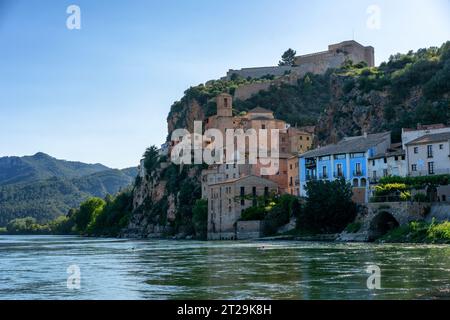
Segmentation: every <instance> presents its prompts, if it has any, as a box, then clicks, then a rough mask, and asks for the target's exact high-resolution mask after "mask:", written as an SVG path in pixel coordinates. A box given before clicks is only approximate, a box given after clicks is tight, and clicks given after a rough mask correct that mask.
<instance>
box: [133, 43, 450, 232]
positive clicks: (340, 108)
mask: <svg viewBox="0 0 450 320" xmlns="http://www.w3.org/2000/svg"><path fill="white" fill-rule="evenodd" d="M291 76H292V75H291ZM284 78H290V76H288V77H284ZM279 80H280V79H273V77H270V76H265V77H263V78H260V79H252V78H247V79H244V78H240V77H238V76H236V77H233V78H232V79H231V80H230V81H226V80H212V81H208V82H206V83H205V84H201V85H197V86H193V87H191V88H189V89H187V90H186V91H185V94H184V96H183V97H182V98H181V99H180V100H179V101H177V102H175V103H174V104H173V105H172V107H171V110H170V113H169V115H168V118H167V121H168V133H169V135H168V138H169V140H170V136H171V133H172V131H173V130H175V129H178V128H182V129H184V128H186V129H188V130H189V131H190V132H193V124H194V120H200V121H201V120H205V119H206V117H208V116H210V115H213V114H215V113H216V110H217V108H216V102H215V97H216V96H217V95H218V94H220V93H223V92H228V93H230V94H234V93H235V92H236V90H237V89H238V88H239V87H241V89H242V86H248V85H250V86H251V85H253V84H254V83H255V82H257V83H258V82H267V81H271V82H272V86H271V87H270V88H269V90H266V91H261V92H259V93H257V94H255V95H254V96H252V97H251V98H250V99H247V100H245V101H241V100H237V99H236V100H235V101H234V102H233V106H234V110H233V112H234V114H235V115H238V114H241V113H244V112H246V111H248V110H250V109H252V108H254V107H257V106H260V107H263V108H266V109H270V110H273V111H274V114H275V117H276V118H278V119H281V120H285V121H286V122H288V123H290V124H291V125H297V126H306V125H314V126H315V127H316V132H315V133H316V137H317V141H316V143H317V144H322V145H324V144H327V143H332V142H336V141H338V140H340V139H341V138H343V137H345V136H355V135H360V134H363V133H364V132H367V133H378V132H383V131H388V130H390V131H392V132H393V140H394V141H396V140H399V139H400V133H401V128H402V127H416V126H417V124H419V123H421V124H432V123H447V124H449V121H450V41H448V42H446V43H444V44H443V45H441V46H440V47H432V48H428V49H420V50H418V51H416V52H413V51H411V52H407V53H402V54H400V53H399V54H393V55H392V56H391V57H390V58H389V60H388V61H386V62H383V63H381V64H380V66H378V67H368V66H367V65H365V64H364V63H359V62H357V61H354V62H351V61H348V62H347V63H346V65H344V66H342V67H341V68H339V69H330V70H328V71H327V72H326V73H325V74H323V75H314V74H307V75H305V76H304V77H297V79H294V81H288V82H284V81H281V82H280V81H279ZM149 154H150V155H151V153H149ZM146 161H147V162H149V163H152V157H151V156H149V157H148V159H147V160H146ZM183 169H184V171H181V172H182V173H183V175H181V174H179V172H180V170H179V168H176V167H175V166H174V165H171V166H169V167H168V168H160V167H159V166H157V165H154V166H153V165H152V166H150V168H149V169H148V175H147V177H145V178H144V179H143V180H138V181H137V183H136V185H135V189H134V202H133V203H134V204H135V208H134V209H135V210H134V216H133V217H132V220H131V223H130V227H129V233H130V234H133V233H134V234H139V236H152V233H157V231H159V230H165V231H167V230H170V229H171V232H172V233H175V234H176V233H182V232H190V231H189V230H194V229H195V228H194V227H193V225H194V221H193V218H192V211H193V206H194V204H195V201H196V200H197V199H198V198H200V195H201V192H200V190H201V189H200V171H201V170H200V169H201V168H196V167H193V168H186V167H184V168H183ZM161 195H164V196H163V197H161ZM180 199H183V201H180ZM167 226H169V227H171V228H167ZM149 230H150V231H149ZM154 230H156V231H154ZM186 230H188V231H186Z"/></svg>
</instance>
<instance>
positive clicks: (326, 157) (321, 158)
mask: <svg viewBox="0 0 450 320" xmlns="http://www.w3.org/2000/svg"><path fill="white" fill-rule="evenodd" d="M330 159H331V157H330V156H324V157H320V158H319V161H328V160H330Z"/></svg>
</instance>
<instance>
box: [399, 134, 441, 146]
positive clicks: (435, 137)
mask: <svg viewBox="0 0 450 320" xmlns="http://www.w3.org/2000/svg"><path fill="white" fill-rule="evenodd" d="M449 139H450V132H444V133H435V134H427V135H426V136H422V137H420V138H417V139H415V140H413V141H411V142H409V143H407V144H406V145H407V146H409V145H412V144H424V143H433V142H441V141H447V140H449Z"/></svg>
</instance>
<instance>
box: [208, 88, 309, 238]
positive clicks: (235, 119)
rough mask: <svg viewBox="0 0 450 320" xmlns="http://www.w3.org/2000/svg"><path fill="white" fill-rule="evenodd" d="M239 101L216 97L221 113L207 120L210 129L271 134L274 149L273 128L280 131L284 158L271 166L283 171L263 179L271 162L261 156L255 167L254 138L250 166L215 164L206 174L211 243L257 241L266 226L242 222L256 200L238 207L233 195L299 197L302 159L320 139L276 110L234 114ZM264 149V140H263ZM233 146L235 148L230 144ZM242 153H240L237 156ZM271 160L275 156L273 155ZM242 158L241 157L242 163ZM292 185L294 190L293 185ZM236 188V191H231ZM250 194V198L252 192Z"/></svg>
mask: <svg viewBox="0 0 450 320" xmlns="http://www.w3.org/2000/svg"><path fill="white" fill-rule="evenodd" d="M232 103H233V98H232V96H231V95H229V94H220V95H219V96H217V97H216V104H217V113H216V115H213V116H211V117H209V118H208V119H206V121H205V128H206V130H208V129H219V130H220V131H221V132H222V134H223V135H224V137H226V130H227V129H234V130H236V129H242V130H244V132H245V131H247V130H251V129H253V130H255V131H256V132H257V133H258V132H259V130H267V131H268V140H267V147H268V149H269V150H270V149H271V147H272V145H271V139H270V135H271V132H272V130H278V132H279V141H278V149H279V150H278V151H279V157H278V158H277V159H271V161H272V163H271V165H274V166H275V167H277V168H278V172H276V173H275V174H271V175H262V171H261V169H262V168H265V167H269V165H264V164H262V163H264V161H262V160H268V159H266V158H264V157H261V155H259V154H258V157H257V163H256V164H249V162H248V156H249V152H250V151H257V150H250V146H249V140H248V139H246V142H245V147H246V149H245V155H244V157H245V164H236V163H229V164H226V163H225V164H217V165H213V166H210V167H209V168H208V169H206V170H203V172H202V178H201V182H202V197H203V199H207V200H208V239H211V240H213V239H236V238H240V239H241V238H248V237H254V236H256V235H257V234H259V232H260V227H261V226H260V222H255V221H253V222H249V221H245V222H244V221H239V219H240V217H241V213H242V211H243V210H245V209H246V208H248V207H250V206H252V204H254V203H253V202H252V201H244V200H242V199H241V201H240V202H239V203H238V204H235V203H233V199H232V198H233V197H236V196H242V194H241V192H242V191H245V192H250V191H251V193H250V195H251V197H253V196H261V195H264V194H266V192H267V191H269V192H270V193H273V192H275V193H277V194H281V193H290V194H295V195H298V191H299V189H298V188H299V185H298V181H299V177H298V172H299V171H298V161H295V159H297V155H298V154H299V153H303V152H304V151H306V150H309V149H310V148H311V146H312V143H313V139H314V134H313V131H314V128H313V127H307V128H299V129H297V128H294V127H291V126H290V125H289V124H287V123H286V122H284V121H282V120H279V119H276V118H275V117H274V114H273V111H271V110H268V109H265V108H262V107H256V108H254V109H252V110H249V111H248V112H247V113H242V114H241V115H239V116H233V104H232ZM258 142H259V145H260V143H261V141H258ZM231 145H232V147H233V150H231V151H230V150H227V146H226V147H225V148H224V154H225V155H226V154H227V152H232V153H233V154H234V153H235V152H236V141H233V143H232V144H231ZM228 147H229V146H228ZM240 156H242V155H235V156H234V157H233V158H236V157H240ZM268 156H269V157H270V156H271V155H268ZM236 160H237V159H236ZM291 182H292V187H291V185H290V184H291ZM230 190H231V191H230ZM246 195H247V194H246Z"/></svg>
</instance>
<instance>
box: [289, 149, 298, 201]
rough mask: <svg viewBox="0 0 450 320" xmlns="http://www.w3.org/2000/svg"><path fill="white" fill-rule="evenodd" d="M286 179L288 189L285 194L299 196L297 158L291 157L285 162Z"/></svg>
mask: <svg viewBox="0 0 450 320" xmlns="http://www.w3.org/2000/svg"><path fill="white" fill-rule="evenodd" d="M287 164H288V168H287V178H288V189H287V193H289V194H290V195H293V196H299V195H300V176H299V168H298V156H297V155H295V156H292V157H290V158H289V159H288V160H287Z"/></svg>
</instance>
